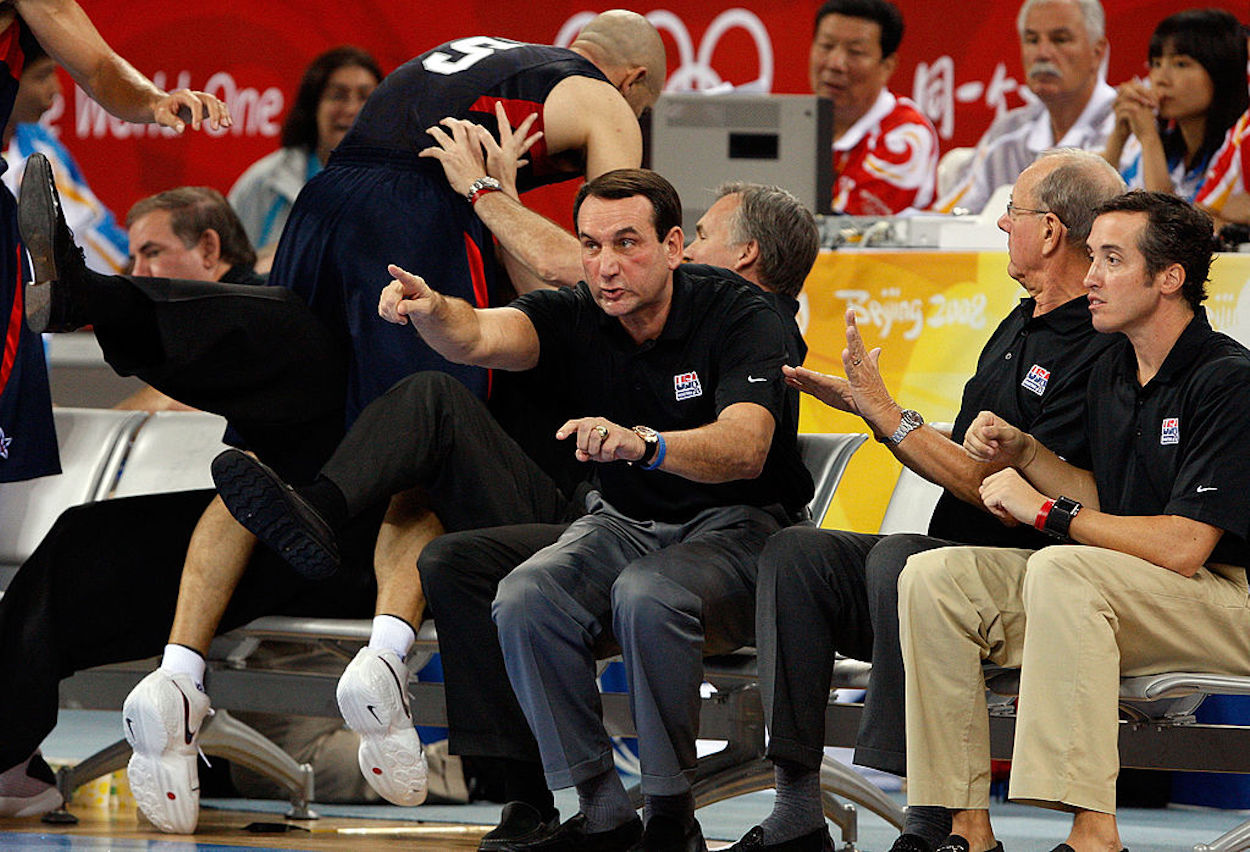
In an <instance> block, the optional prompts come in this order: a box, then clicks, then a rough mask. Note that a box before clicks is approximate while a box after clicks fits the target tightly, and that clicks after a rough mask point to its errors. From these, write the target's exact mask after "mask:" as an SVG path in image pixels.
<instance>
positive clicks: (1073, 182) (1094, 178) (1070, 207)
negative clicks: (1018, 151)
mask: <svg viewBox="0 0 1250 852" xmlns="http://www.w3.org/2000/svg"><path fill="white" fill-rule="evenodd" d="M1051 159H1062V162H1061V163H1059V164H1058V165H1056V166H1055V168H1054V169H1052V170H1051V171H1050V172H1049V173H1048V174H1047V175H1046V176H1045V177H1043V178H1042V179H1041V180H1039V181H1038V182H1037V188H1036V189H1035V190H1034V193H1035V194H1036V195H1037V201H1038V203H1039V204H1041V205H1042V207H1043V208H1045V209H1046V210H1049V211H1051V212H1052V213H1054V214H1055V215H1056V216H1058V217H1059V221H1060V222H1063V224H1064V226H1065V227H1066V228H1067V229H1068V237H1067V238H1068V242H1069V244H1070V245H1071V246H1072V247H1073V248H1074V249H1080V250H1081V251H1084V250H1085V241H1086V240H1088V239H1089V231H1090V228H1092V227H1093V226H1094V211H1095V208H1097V207H1098V206H1099V205H1101V204H1103V203H1104V202H1106V201H1109V200H1110V199H1112V198H1115V197H1116V196H1117V195H1120V194H1121V193H1122V192H1124V189H1125V187H1124V178H1122V177H1120V173H1119V172H1117V171H1116V170H1115V167H1114V166H1112V165H1111V164H1110V163H1108V162H1107V161H1106V160H1104V159H1103V158H1102V156H1101V155H1099V154H1095V153H1094V152H1092V151H1085V150H1082V149H1080V148H1051V149H1050V150H1048V151H1043V152H1042V153H1041V154H1039V155H1038V157H1037V159H1036V160H1034V162H1035V163H1037V162H1041V161H1043V160H1051Z"/></svg>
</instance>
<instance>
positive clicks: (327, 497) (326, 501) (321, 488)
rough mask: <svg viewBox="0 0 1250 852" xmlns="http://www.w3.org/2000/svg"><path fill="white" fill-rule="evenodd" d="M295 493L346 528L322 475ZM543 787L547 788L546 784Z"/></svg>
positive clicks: (336, 496) (341, 500)
mask: <svg viewBox="0 0 1250 852" xmlns="http://www.w3.org/2000/svg"><path fill="white" fill-rule="evenodd" d="M295 493H296V494H298V495H299V496H301V497H303V498H304V499H305V500H306V501H308V504H309V505H310V506H312V507H313V508H314V509H316V510H317V514H319V515H321V517H322V519H324V520H325V522H326V523H327V524H329V526H330V529H331V530H333V531H334V532H336V533H337V532H338V531H339V530H341V529H342V528H343V527H344V526H346V524H347V521H348V514H347V499H346V498H345V497H343V492H342V491H340V490H339V487H338V486H337V485H335V484H334V483H333V482H331V481H330V480H329V479H328V478H326V477H325V476H323V475H322V474H317V478H316V479H315V480H313V481H312V482H311V483H309V484H308V485H301V486H299V487H298V488H296V489H295ZM543 786H544V787H546V785H545V784H544V785H543Z"/></svg>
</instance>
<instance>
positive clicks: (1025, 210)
mask: <svg viewBox="0 0 1250 852" xmlns="http://www.w3.org/2000/svg"><path fill="white" fill-rule="evenodd" d="M1051 212H1053V211H1050V210H1034V209H1032V208H1030V207H1017V206H1016V205H1015V204H1013V203H1012V202H1010V201H1008V202H1007V215H1008V216H1014V215H1015V214H1017V213H1035V214H1037V215H1038V216H1045V215H1046V214H1047V213H1051Z"/></svg>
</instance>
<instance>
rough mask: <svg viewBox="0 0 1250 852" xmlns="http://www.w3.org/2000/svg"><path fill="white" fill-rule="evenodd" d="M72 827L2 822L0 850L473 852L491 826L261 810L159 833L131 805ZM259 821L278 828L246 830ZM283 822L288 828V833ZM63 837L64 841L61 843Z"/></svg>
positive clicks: (85, 815) (215, 814) (82, 814)
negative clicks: (303, 816)
mask: <svg viewBox="0 0 1250 852" xmlns="http://www.w3.org/2000/svg"><path fill="white" fill-rule="evenodd" d="M70 811H71V812H72V813H73V814H74V815H75V816H77V817H78V819H79V822H78V824H77V825H70V826H50V825H46V824H44V823H42V822H41V821H40V820H39V818H38V817H32V818H30V819H26V820H5V821H4V822H3V823H0V826H2V830H0V849H30V848H38V847H39V846H46V847H48V848H51V847H54V846H55V847H58V848H61V849H64V848H69V847H72V848H73V849H74V850H75V852H79V850H96V849H99V850H104V849H110V850H127V851H129V850H152V852H158V850H159V852H193V850H196V849H208V848H211V849H213V850H214V852H216V850H228V849H308V850H322V849H335V850H342V849H350V850H353V852H355V850H363V852H368V850H375V849H385V850H391V852H393V850H396V849H399V848H402V849H404V850H414V849H419V850H430V852H441V850H465V849H476V848H477V843H478V840H479V839H481V837H482V835H483V834H485V833H486V832H487V831H489V830H490V829H491V826H487V825H483V826H477V825H453V824H447V823H440V824H425V823H416V822H412V821H407V822H400V821H395V820H377V819H341V818H331V817H323V818H321V819H318V820H315V821H312V822H296V821H291V820H284V819H282V818H281V817H278V816H274V815H271V814H263V813H243V812H236V811H217V810H209V809H204V810H202V811H201V812H200V823H199V827H198V828H197V829H196V832H195V834H194V835H171V834H163V833H161V832H160V831H158V830H156V829H155V828H153V827H152V826H151V825H149V824H147V823H146V822H143V821H141V818H140V817H138V816H137V815H136V813H135V811H133V810H112V811H110V810H107V809H104V808H85V807H84V808H79V807H71V808H70ZM249 825H252V826H257V825H260V826H264V827H267V828H272V829H274V830H275V831H276V833H269V832H264V833H259V832H256V831H249V830H248V829H247V826H249ZM288 827H290V828H292V829H293V830H287V829H288ZM67 841H68V842H67Z"/></svg>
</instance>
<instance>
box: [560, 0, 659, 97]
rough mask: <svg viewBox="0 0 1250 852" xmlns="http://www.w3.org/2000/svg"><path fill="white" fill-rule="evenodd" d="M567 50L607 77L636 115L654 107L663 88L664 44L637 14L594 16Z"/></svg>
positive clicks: (619, 12)
mask: <svg viewBox="0 0 1250 852" xmlns="http://www.w3.org/2000/svg"><path fill="white" fill-rule="evenodd" d="M569 47H570V49H572V50H574V51H576V52H577V53H580V54H581V55H582V56H584V57H586V58H587V59H589V60H590V61H591V62H593V63H594V64H595V66H596V67H597V68H598V69H599V70H600V71H602V72H603V73H604V75H606V76H607V78H608V80H610V81H611V82H612V85H613V86H616V88H617V89H618V90H619V91H620V93H621V94H622V95H623V96H624V97H625V100H626V101H627V102H628V103H629V105H630V107H631V108H632V109H633V110H634V114H635V115H641V114H642V112H643V110H645V109H647V108H648V107H650V106H651V105H652V104H654V103H655V100H656V98H658V97H659V96H660V92H661V91H662V90H663V88H664V76H665V74H666V73H667V71H668V67H667V61H668V60H667V58H666V57H665V54H664V41H663V40H662V39H661V38H660V33H659V32H658V31H657V30H656V28H655V27H653V26H652V25H651V23H650V22H649V21H648V20H647V19H646V18H644V17H643V16H642V15H639V14H638V13H637V12H630V11H628V10H626V9H611V10H609V11H607V12H604V13H602V14H600V15H596V16H595V17H594V18H592V19H591V21H590V23H588V24H587V25H586V27H585V28H584V29H583V30H582V31H581V33H580V34H579V35H578V36H577V38H576V39H574V40H573V43H572V44H571V45H569Z"/></svg>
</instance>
